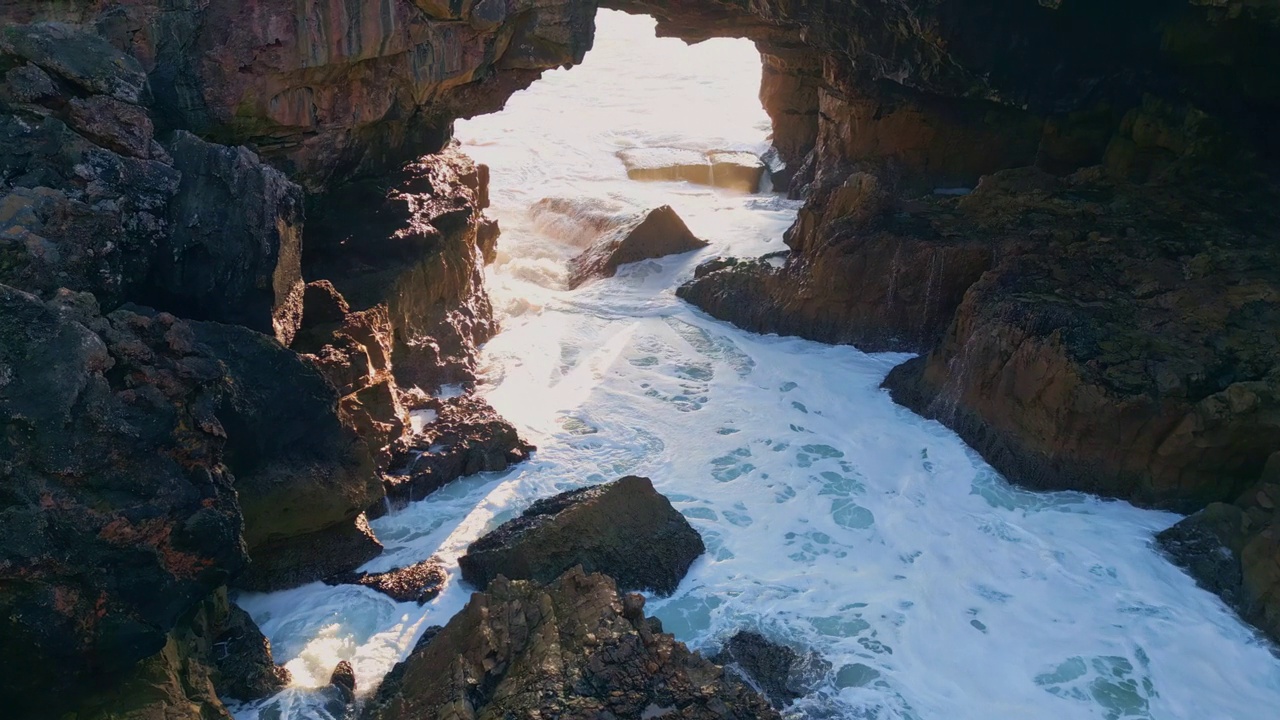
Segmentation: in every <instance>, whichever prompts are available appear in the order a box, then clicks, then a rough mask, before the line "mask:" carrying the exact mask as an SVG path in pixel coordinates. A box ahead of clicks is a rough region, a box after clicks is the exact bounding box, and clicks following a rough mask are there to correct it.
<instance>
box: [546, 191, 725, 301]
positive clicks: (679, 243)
mask: <svg viewBox="0 0 1280 720" xmlns="http://www.w3.org/2000/svg"><path fill="white" fill-rule="evenodd" d="M706 246H707V242H706V241H705V240H701V239H699V238H698V237H697V236H695V235H694V234H693V233H692V232H690V231H689V227H688V226H687V225H685V224H684V220H681V219H680V216H679V215H677V214H676V211H675V210H673V209H671V206H670V205H663V206H662V207H660V208H656V209H654V210H649V211H648V212H643V213H639V214H637V215H635V216H633V217H632V218H631V219H630V220H628V221H626V222H623V223H622V224H620V225H618V226H617V227H615V228H614V229H613V230H612V231H610V232H609V233H607V234H605V235H603V236H601V237H600V238H599V239H598V240H596V241H595V242H594V243H592V245H591V247H590V248H588V249H587V250H586V251H585V252H583V253H582V254H581V255H579V256H577V257H575V258H574V259H573V260H571V261H570V262H569V288H570V289H572V288H576V287H578V286H579V285H582V284H583V283H585V282H587V281H588V280H592V279H595V278H606V277H613V276H614V275H615V274H617V272H618V267H619V266H621V265H625V264H627V263H633V262H639V261H640V260H648V259H650V258H660V257H665V256H667V255H675V254H678V253H685V252H691V251H693V250H699V249H701V248H704V247H706Z"/></svg>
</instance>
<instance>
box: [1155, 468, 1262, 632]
mask: <svg viewBox="0 0 1280 720" xmlns="http://www.w3.org/2000/svg"><path fill="white" fill-rule="evenodd" d="M1156 541H1157V542H1158V543H1159V545H1160V547H1161V549H1163V550H1164V551H1165V552H1166V553H1167V554H1168V555H1169V556H1170V558H1171V559H1172V560H1173V561H1174V562H1175V563H1177V564H1178V565H1180V566H1182V567H1183V568H1185V569H1186V570H1187V572H1189V573H1190V574H1191V576H1192V577H1194V578H1195V579H1196V582H1197V583H1198V584H1199V585H1200V586H1201V587H1203V588H1204V589H1206V590H1208V591H1210V592H1212V593H1215V594H1216V595H1219V596H1220V597H1221V598H1222V599H1223V600H1225V601H1227V604H1229V605H1231V607H1233V608H1235V609H1236V610H1238V611H1239V612H1240V615H1241V616H1242V617H1243V618H1244V619H1246V620H1248V621H1249V622H1251V623H1253V624H1254V625H1256V626H1257V627H1259V628H1260V629H1262V630H1263V631H1264V632H1266V633H1267V634H1268V635H1270V636H1271V637H1280V452H1277V453H1274V454H1272V456H1271V458H1270V459H1269V460H1268V461H1267V464H1266V467H1265V468H1264V469H1263V472H1262V476H1261V478H1259V480H1258V482H1257V483H1256V484H1254V485H1253V486H1251V487H1250V488H1248V489H1247V490H1245V491H1244V492H1243V493H1241V495H1240V497H1238V498H1236V500H1235V502H1234V503H1233V504H1227V503H1213V504H1211V505H1209V506H1208V507H1206V508H1204V509H1203V510H1201V511H1199V512H1197V513H1195V514H1194V515H1192V516H1190V517H1188V518H1186V519H1184V520H1182V521H1181V522H1179V523H1177V524H1176V525H1174V526H1173V527H1171V528H1169V529H1167V530H1165V531H1164V532H1162V533H1160V534H1159V535H1157V536H1156Z"/></svg>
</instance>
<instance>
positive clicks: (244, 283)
mask: <svg viewBox="0 0 1280 720" xmlns="http://www.w3.org/2000/svg"><path fill="white" fill-rule="evenodd" d="M166 149H167V150H168V151H169V154H170V155H171V156H172V157H173V167H174V169H175V170H177V171H178V172H180V173H181V174H182V181H181V182H180V183H179V185H178V192H177V195H176V196H175V198H174V201H173V202H172V203H171V204H170V205H169V224H170V228H171V230H170V235H169V238H168V242H167V243H166V245H165V247H163V248H162V251H161V252H159V253H157V256H156V262H155V263H154V264H153V265H152V268H151V276H150V278H149V281H148V283H147V285H146V289H145V290H142V291H141V296H142V301H143V302H145V303H147V304H149V305H155V306H157V307H165V308H169V309H171V310H172V311H173V312H175V313H178V314H181V315H184V316H186V317H191V318H195V319H202V320H217V321H220V322H226V323H235V324H238V325H244V326H246V327H250V328H253V329H254V330H257V331H259V332H263V333H266V334H268V335H273V336H275V337H276V338H277V339H278V340H280V342H282V343H285V344H286V345H287V344H288V343H289V342H290V340H292V339H293V335H294V333H295V332H296V331H297V328H298V323H299V321H301V319H302V189H301V188H299V187H298V186H297V185H295V184H293V183H292V182H289V180H287V179H285V177H284V175H282V174H280V172H279V171H278V170H275V169H274V168H271V167H269V166H266V165H263V164H262V162H261V161H260V160H259V159H258V157H257V156H256V155H255V154H253V153H252V152H250V151H249V150H247V149H245V148H242V147H240V148H231V147H226V146H223V145H214V144H212V143H208V142H205V141H203V140H201V139H199V138H197V137H196V136H194V135H192V134H190V133H187V132H183V131H178V132H176V133H174V137H173V139H172V140H171V141H170V142H169V143H167V145H166Z"/></svg>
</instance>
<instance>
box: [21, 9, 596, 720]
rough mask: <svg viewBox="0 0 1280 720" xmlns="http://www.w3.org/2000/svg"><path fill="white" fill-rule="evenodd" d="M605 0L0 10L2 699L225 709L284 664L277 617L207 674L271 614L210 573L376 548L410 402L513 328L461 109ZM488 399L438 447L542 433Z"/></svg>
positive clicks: (301, 571)
mask: <svg viewBox="0 0 1280 720" xmlns="http://www.w3.org/2000/svg"><path fill="white" fill-rule="evenodd" d="M594 12H595V5H594V3H588V2H568V1H566V2H554V1H553V2H545V1H538V2H534V1H532V0H531V1H529V2H523V1H521V2H506V1H505V0H503V1H498V2H494V1H493V0H481V1H480V2H467V3H456V2H455V3H433V2H407V1H401V2H387V3H381V4H376V3H374V4H371V3H359V4H352V3H336V2H335V3H328V2H321V3H313V2H307V3H302V4H300V5H299V4H296V3H283V2H255V3H238V2H229V1H227V2H223V1H220V0H215V1H213V2H208V1H199V2H178V3H156V2H126V3H113V4H106V5H104V4H102V3H96V2H87V1H86V2H78V1H73V2H66V3H34V2H11V1H9V0H6V1H5V2H2V3H0V289H2V290H3V293H4V298H5V300H4V302H5V303H6V305H5V310H4V312H3V314H2V315H3V317H2V318H0V321H2V322H3V323H4V325H3V331H2V333H0V334H2V336H3V340H4V342H3V343H2V344H0V378H3V381H0V428H3V431H2V432H3V434H2V437H3V446H4V448H5V451H4V461H3V462H0V486H2V487H3V488H4V491H3V495H2V496H0V512H2V513H3V514H4V517H6V518H7V520H6V521H5V523H4V525H5V534H4V537H3V541H2V542H0V553H3V555H2V556H0V560H2V561H0V607H3V608H4V609H5V613H4V617H5V618H6V619H5V620H4V622H6V623H8V625H6V626H5V628H0V630H2V631H3V634H4V636H5V637H6V642H5V643H4V647H3V652H2V653H0V669H2V670H3V678H2V679H0V700H2V701H3V703H4V704H5V706H6V707H8V708H11V709H13V710H14V711H15V712H16V713H17V714H18V715H19V716H21V717H25V716H28V715H30V716H38V717H46V716H50V715H58V714H61V713H63V712H66V711H72V712H73V713H75V714H76V716H78V717H85V718H88V717H99V716H102V717H107V716H109V717H152V716H158V715H163V716H165V717H174V718H177V717H183V718H185V717H192V718H195V717H201V718H211V717H224V716H225V710H223V709H222V706H221V702H220V701H219V700H218V696H219V695H223V696H232V697H237V698H240V699H250V698H251V697H253V696H258V695H261V694H263V693H268V692H272V691H274V689H276V688H278V687H279V686H280V684H281V680H282V676H281V675H280V671H279V670H277V669H276V668H274V666H272V665H271V663H270V659H269V658H270V650H269V646H265V641H262V643H263V646H264V647H265V656H264V657H265V658H266V659H265V660H262V661H255V662H258V664H257V665H254V664H253V663H249V664H248V665H246V666H245V667H251V668H257V669H256V670H253V671H252V672H256V673H257V675H256V676H251V674H252V673H251V672H250V671H248V670H246V669H245V668H224V667H221V666H220V665H219V661H220V659H225V658H226V657H228V655H227V653H225V652H221V651H219V653H214V652H213V650H212V648H213V641H214V640H215V639H218V638H220V637H221V636H222V635H226V634H228V633H230V634H233V635H235V636H236V637H238V638H244V637H250V636H252V635H253V633H256V628H253V627H252V621H251V620H249V619H248V618H247V616H244V615H243V613H239V614H237V613H238V611H234V606H228V605H227V601H226V592H225V589H224V588H225V586H226V585H228V584H231V585H235V586H243V587H254V588H278V587H287V586H289V585H294V584H298V583H301V582H307V581H312V580H317V579H321V578H324V577H329V576H333V575H335V574H338V573H342V572H344V571H349V570H351V569H353V568H354V567H356V566H358V565H360V564H362V563H363V562H364V561H366V560H368V559H369V558H370V557H372V556H373V555H376V554H377V553H378V552H379V551H380V549H381V546H380V544H379V543H378V542H377V540H376V538H374V537H373V536H372V533H371V532H370V530H369V526H368V524H367V523H366V522H365V516H364V511H365V510H366V509H368V508H370V507H371V506H372V507H376V508H377V509H378V510H381V509H382V505H383V503H382V498H383V495H384V492H385V490H384V482H385V483H387V484H390V485H392V486H395V485H396V481H397V479H398V478H400V477H402V475H401V474H398V473H403V472H406V471H405V470H404V465H405V463H406V462H407V460H408V459H409V458H411V457H416V455H417V453H416V452H414V450H413V448H414V447H415V440H414V439H413V438H412V437H410V436H411V434H412V428H411V427H410V423H409V422H408V411H409V410H410V409H411V408H413V407H418V406H421V405H422V404H423V403H424V402H428V401H430V398H429V395H430V393H431V392H433V391H434V390H435V388H437V387H438V386H439V385H440V384H442V383H446V382H466V381H469V380H470V378H471V372H472V370H473V367H474V357H473V355H474V352H475V347H476V345H477V344H479V343H482V342H484V341H485V340H487V339H488V338H489V337H490V336H491V335H492V334H493V332H494V331H495V329H496V327H495V324H494V322H493V318H492V314H491V310H490V308H489V303H488V300H487V297H486V296H485V294H484V290H483V287H482V286H481V277H482V274H481V269H482V267H483V264H484V263H485V262H487V261H491V260H492V258H493V255H494V244H495V243H496V240H497V235H498V228H497V226H496V223H494V222H492V221H491V220H488V219H486V218H485V217H484V216H483V209H484V207H485V206H486V205H487V203H488V200H487V184H488V175H487V169H486V168H484V167H483V166H477V165H476V164H475V163H473V162H471V161H470V159H468V158H466V157H465V156H463V155H461V154H460V153H458V152H456V151H455V150H452V149H450V148H449V147H448V146H449V141H450V134H451V124H452V121H453V120H454V118H457V117H462V116H469V115H472V114H476V113H481V112H489V111H492V110H494V109H496V108H498V107H500V106H501V105H502V103H503V102H504V101H505V99H506V97H508V96H509V95H510V93H511V92H513V91H514V90H516V89H519V88H521V87H524V86H526V85H528V83H530V82H532V81H533V80H534V79H535V78H537V77H538V75H539V74H540V73H541V71H542V70H544V69H546V68H551V67H556V66H559V65H563V64H571V63H574V62H577V61H579V60H581V59H582V56H583V54H584V53H585V52H586V50H587V49H588V48H589V47H590V44H591V39H592V32H593V22H592V19H593V16H594ZM424 156H425V157H424ZM418 158H423V159H421V160H419V161H417V162H416V163H413V164H410V165H406V163H410V162H411V161H415V160H417V159H418ZM326 210H327V211H328V212H325V211H326ZM308 215H310V218H308ZM417 388H421V389H420V390H419V389H417ZM472 404H473V405H474V404H475V402H474V401H472ZM476 411H477V412H479V411H480V410H479V409H478V408H477V410H476ZM488 413H489V417H488V418H486V421H485V423H484V424H478V423H477V424H475V427H471V426H468V427H469V428H471V429H470V431H469V432H466V433H458V432H456V430H457V429H456V428H453V427H452V426H451V427H450V428H449V429H442V430H440V431H439V432H437V431H435V430H434V429H433V431H432V434H431V437H432V438H436V439H437V440H438V439H439V437H440V436H442V433H446V432H454V434H457V435H459V437H458V438H457V441H456V442H455V443H444V444H445V445H447V446H448V447H443V448H441V449H440V450H439V454H450V457H453V456H454V455H456V456H458V457H460V458H463V459H464V460H465V458H467V457H469V455H468V454H467V453H469V452H472V449H473V447H475V446H479V445H485V446H486V447H487V446H488V445H492V446H493V447H494V448H497V449H495V450H493V452H496V453H497V455H498V457H500V458H501V460H502V462H503V463H505V462H507V461H510V460H519V459H522V458H523V457H526V456H527V453H528V450H529V447H528V446H527V445H526V444H524V443H523V442H522V441H520V440H519V438H518V437H516V435H515V433H514V431H513V430H512V429H511V428H510V426H508V425H506V424H505V423H502V422H501V421H500V419H497V418H496V417H493V416H492V411H491V410H488ZM491 435H492V436H493V437H492V438H490V436H491ZM422 442H427V440H425V439H423V440H422ZM436 444H439V443H438V442H437V443H436ZM453 445H458V446H459V447H458V448H454V447H453ZM432 447H433V449H435V445H432ZM491 465H493V463H492V462H490V461H488V460H486V461H485V462H484V463H482V467H485V468H487V467H490V466H491ZM471 466H472V464H471V463H470V462H469V461H467V462H461V463H459V467H457V468H456V469H454V470H453V471H451V472H450V473H446V472H444V471H443V470H442V471H441V473H438V474H441V475H442V476H441V478H439V479H438V483H442V482H445V481H447V480H448V479H449V478H450V477H456V476H458V475H460V474H462V473H463V472H465V471H472V472H474V471H475V470H476V469H481V468H480V467H476V468H472V467H471ZM445 475H447V476H448V477H445ZM219 598H220V599H219ZM246 623H247V625H246ZM258 637H259V638H260V637H261V636H260V635H258ZM10 640H11V642H10ZM249 645H250V646H252V645H253V643H252V642H250V643H249ZM220 647H221V646H220ZM262 649H263V648H262V647H260V648H259V651H261V650H262ZM215 654H217V655H219V657H214V655H215ZM246 662H248V661H246ZM264 663H265V664H264ZM37 688H39V689H44V690H46V692H43V693H41V692H36V689H37ZM49 691H52V692H49Z"/></svg>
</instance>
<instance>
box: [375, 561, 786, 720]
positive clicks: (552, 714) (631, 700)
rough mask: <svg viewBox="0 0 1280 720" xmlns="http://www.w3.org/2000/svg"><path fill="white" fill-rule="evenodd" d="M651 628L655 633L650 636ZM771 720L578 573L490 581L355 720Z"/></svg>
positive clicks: (599, 579) (748, 696)
mask: <svg viewBox="0 0 1280 720" xmlns="http://www.w3.org/2000/svg"><path fill="white" fill-rule="evenodd" d="M655 626H656V627H655ZM668 714H669V715H671V716H673V717H676V716H678V717H681V718H689V719H690V720H694V719H697V720H731V719H737V720H748V719H751V720H771V719H774V718H777V717H778V714H777V713H776V712H775V711H774V710H773V709H772V708H771V707H769V704H768V703H767V702H765V701H764V699H762V698H761V697H760V696H759V695H757V694H755V693H754V692H752V691H751V690H750V689H749V688H747V687H746V686H744V685H742V684H741V683H739V682H737V681H736V680H734V679H732V678H729V677H726V676H725V674H724V671H723V670H722V669H721V668H720V667H718V666H716V665H714V664H712V663H710V662H708V661H707V660H705V659H703V658H702V657H701V656H700V655H698V654H696V653H691V652H689V650H688V649H687V648H686V647H685V646H684V645H683V644H681V643H679V642H676V640H675V639H674V638H673V637H672V636H670V635H665V634H663V633H662V632H661V627H660V624H658V623H657V622H656V621H654V620H652V619H646V618H645V617H644V598H643V597H641V596H639V595H629V596H625V597H620V596H619V595H618V590H617V586H616V585H615V584H614V582H613V581H612V580H611V579H609V578H608V577H606V576H604V575H598V574H586V573H584V572H583V571H582V569H581V568H575V569H573V570H570V571H569V572H567V573H565V574H564V575H563V576H561V577H559V578H556V579H555V580H554V581H553V582H551V583H550V584H548V585H545V586H543V585H539V584H537V583H533V582H525V581H509V580H506V579H505V578H504V579H499V580H496V581H495V582H494V583H493V584H492V585H490V587H489V589H488V591H487V592H485V593H483V594H481V593H477V594H475V595H473V596H472V598H471V601H470V602H469V603H468V604H467V606H466V607H465V608H463V610H462V612H460V613H458V614H457V615H456V616H454V618H453V619H452V620H450V621H449V624H448V625H446V626H445V627H444V629H442V630H440V631H439V633H437V634H435V635H434V636H433V637H432V638H431V639H430V641H429V642H427V643H426V644H425V645H420V646H419V647H418V648H417V649H415V650H414V652H413V653H412V654H411V655H410V656H409V658H408V659H407V660H405V661H404V662H403V663H401V664H400V665H398V666H397V667H396V669H394V670H392V672H391V673H390V674H389V675H388V676H387V679H386V680H385V681H384V682H383V684H382V686H381V687H380V688H379V689H378V692H377V694H376V695H375V696H374V697H373V698H372V699H371V700H370V701H369V703H368V704H367V705H366V706H365V710H364V713H363V715H362V716H361V717H362V718H363V720H416V719H417V718H446V717H459V718H462V717H483V718H490V717H492V718H500V717H520V718H533V717H544V718H563V719H564V720H588V719H592V720H594V719H596V718H657V717H662V716H664V715H668Z"/></svg>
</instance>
